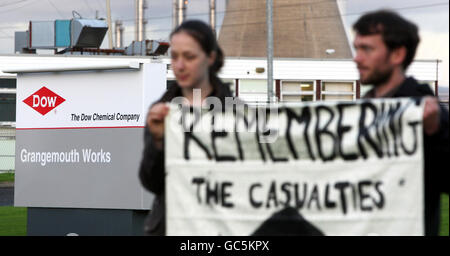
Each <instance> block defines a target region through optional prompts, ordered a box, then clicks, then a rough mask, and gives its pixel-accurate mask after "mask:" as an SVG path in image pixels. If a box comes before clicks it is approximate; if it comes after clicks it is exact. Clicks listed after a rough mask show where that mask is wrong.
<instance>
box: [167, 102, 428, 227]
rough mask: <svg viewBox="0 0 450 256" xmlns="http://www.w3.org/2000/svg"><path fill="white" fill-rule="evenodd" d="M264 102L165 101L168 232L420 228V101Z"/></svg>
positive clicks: (421, 175) (421, 185)
mask: <svg viewBox="0 0 450 256" xmlns="http://www.w3.org/2000/svg"><path fill="white" fill-rule="evenodd" d="M277 107H278V108H277ZM271 109H272V111H271V114H270V115H268V114H267V115H264V114H265V113H266V112H268V110H265V109H259V110H257V109H246V110H245V111H239V110H238V111H235V112H234V113H233V111H226V112H224V113H223V112H221V111H219V112H213V111H207V110H202V111H200V110H198V109H194V110H193V111H192V113H193V114H192V113H191V112H189V111H180V109H179V107H178V106H176V105H171V110H170V114H169V116H168V117H167V119H166V135H165V140H166V141H165V150H166V172H167V174H166V200H167V206H166V207H167V208H166V209H167V220H166V221H167V234H168V235H252V234H256V235H273V234H279V235H283V234H297V235H423V233H424V220H423V219H424V197H423V136H422V112H423V105H422V103H421V102H420V101H419V100H414V99H381V100H361V101H356V102H343V103H338V102H335V103H330V102H314V103H309V104H300V103H298V104H293V105H276V106H273V107H272V108H271ZM200 112H201V113H200ZM239 113H241V114H239ZM183 118H184V120H185V122H184V124H185V125H184V126H185V127H187V129H184V128H183V126H182V125H181V124H183V122H180V120H182V119H183ZM264 120H266V121H264ZM186 124H188V125H186Z"/></svg>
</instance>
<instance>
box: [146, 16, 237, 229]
mask: <svg viewBox="0 0 450 256" xmlns="http://www.w3.org/2000/svg"><path fill="white" fill-rule="evenodd" d="M170 45H171V50H170V53H171V65H172V70H173V72H174V75H175V78H176V81H177V84H176V85H174V86H172V87H170V88H169V89H168V90H167V92H166V93H165V94H164V95H163V96H162V98H161V99H160V100H159V101H158V102H157V103H155V104H154V105H153V106H152V107H151V108H150V111H149V114H148V116H147V125H146V128H145V135H144V138H145V149H144V154H143V159H142V162H141V167H140V170H139V176H140V179H141V182H142V184H143V186H144V187H145V188H146V189H148V190H149V191H151V192H153V193H154V194H155V196H156V197H155V200H154V203H153V207H152V211H151V213H150V215H149V217H148V219H147V221H146V223H145V232H146V234H147V235H165V196H164V184H165V183H164V176H165V174H164V173H165V170H164V117H165V116H166V115H167V114H168V111H169V109H168V107H167V105H166V104H165V102H170V101H171V100H172V99H173V98H175V97H179V96H182V97H185V98H186V99H187V101H188V102H189V104H190V105H194V97H193V90H194V89H200V90H201V99H202V102H203V100H204V99H206V98H207V97H217V98H218V99H219V100H220V101H221V102H222V105H223V106H224V101H225V97H231V96H232V95H231V92H230V90H229V88H228V87H227V86H226V85H224V84H223V83H222V82H221V81H220V79H219V78H218V77H217V72H218V71H219V70H220V68H221V67H222V66H223V61H224V57H223V53H222V50H221V49H220V47H219V45H218V44H217V41H216V37H215V35H214V33H213V31H212V30H211V28H210V27H209V26H208V25H206V24H205V23H203V22H201V21H195V20H190V21H186V22H184V23H182V24H181V25H180V26H179V27H177V28H176V29H175V30H174V31H173V32H172V34H171V35H170Z"/></svg>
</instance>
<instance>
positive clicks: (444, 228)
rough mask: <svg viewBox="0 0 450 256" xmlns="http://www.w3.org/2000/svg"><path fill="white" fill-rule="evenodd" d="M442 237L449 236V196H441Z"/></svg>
mask: <svg viewBox="0 0 450 256" xmlns="http://www.w3.org/2000/svg"><path fill="white" fill-rule="evenodd" d="M440 235H441V236H448V195H444V194H443V195H442V196H441V231H440Z"/></svg>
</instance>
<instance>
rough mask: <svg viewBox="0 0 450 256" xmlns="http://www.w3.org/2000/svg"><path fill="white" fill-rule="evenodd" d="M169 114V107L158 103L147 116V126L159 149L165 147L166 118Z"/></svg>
mask: <svg viewBox="0 0 450 256" xmlns="http://www.w3.org/2000/svg"><path fill="white" fill-rule="evenodd" d="M168 113H169V107H168V106H166V104H165V103H157V104H155V105H153V106H152V107H151V108H150V111H149V112H148V115H147V125H148V129H149V131H150V133H151V134H152V139H153V143H154V145H155V146H156V148H158V149H162V147H163V138H164V118H165V117H166V116H167V114H168Z"/></svg>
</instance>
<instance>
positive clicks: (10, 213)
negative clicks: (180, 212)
mask: <svg viewBox="0 0 450 256" xmlns="http://www.w3.org/2000/svg"><path fill="white" fill-rule="evenodd" d="M1 176H3V175H0V177H1ZM0 181H1V180H0ZM448 206H449V201H448V195H444V194H443V195H442V197H441V228H440V235H441V236H449V234H448V225H449V223H448V221H449V212H448V211H449V209H448V208H449V207H448ZM26 234H27V208H22V207H13V206H3V207H0V236H25V235H26Z"/></svg>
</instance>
